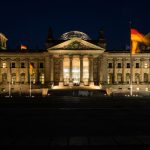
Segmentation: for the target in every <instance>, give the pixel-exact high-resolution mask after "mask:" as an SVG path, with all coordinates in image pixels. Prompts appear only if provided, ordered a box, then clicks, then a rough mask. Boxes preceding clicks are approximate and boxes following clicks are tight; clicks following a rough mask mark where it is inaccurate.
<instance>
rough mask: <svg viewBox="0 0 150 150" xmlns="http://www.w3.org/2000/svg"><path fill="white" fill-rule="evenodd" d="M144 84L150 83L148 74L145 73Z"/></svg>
mask: <svg viewBox="0 0 150 150" xmlns="http://www.w3.org/2000/svg"><path fill="white" fill-rule="evenodd" d="M144 82H145V83H148V73H144Z"/></svg>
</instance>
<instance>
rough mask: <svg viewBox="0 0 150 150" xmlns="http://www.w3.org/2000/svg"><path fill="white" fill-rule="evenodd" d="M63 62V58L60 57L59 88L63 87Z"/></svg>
mask: <svg viewBox="0 0 150 150" xmlns="http://www.w3.org/2000/svg"><path fill="white" fill-rule="evenodd" d="M63 61H64V58H63V56H60V81H59V86H63V85H64V82H63V78H64V77H63Z"/></svg>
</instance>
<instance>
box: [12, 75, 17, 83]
mask: <svg viewBox="0 0 150 150" xmlns="http://www.w3.org/2000/svg"><path fill="white" fill-rule="evenodd" d="M11 82H12V84H15V83H16V74H15V73H13V74H12V75H11Z"/></svg>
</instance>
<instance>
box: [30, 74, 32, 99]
mask: <svg viewBox="0 0 150 150" xmlns="http://www.w3.org/2000/svg"><path fill="white" fill-rule="evenodd" d="M31 88H32V87H31V74H30V97H31V96H32V89H31Z"/></svg>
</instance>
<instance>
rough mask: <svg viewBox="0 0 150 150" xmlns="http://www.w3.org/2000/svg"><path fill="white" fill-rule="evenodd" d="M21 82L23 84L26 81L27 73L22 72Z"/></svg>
mask: <svg viewBox="0 0 150 150" xmlns="http://www.w3.org/2000/svg"><path fill="white" fill-rule="evenodd" d="M20 82H21V84H24V83H25V73H21V75H20Z"/></svg>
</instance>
